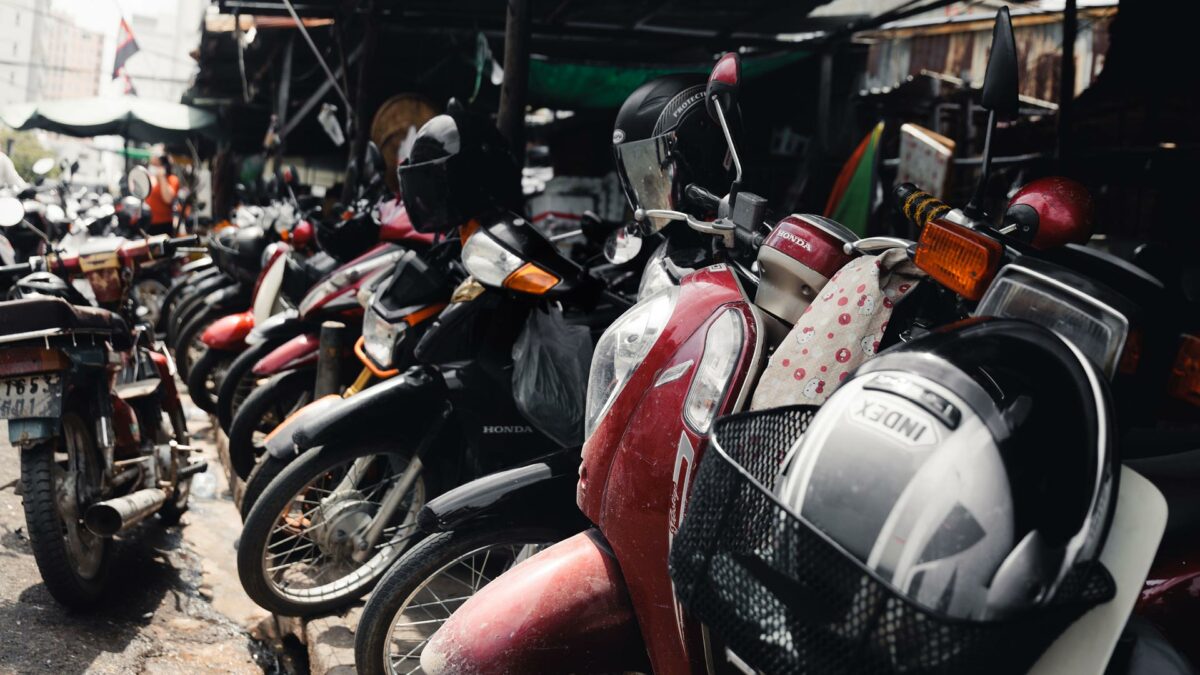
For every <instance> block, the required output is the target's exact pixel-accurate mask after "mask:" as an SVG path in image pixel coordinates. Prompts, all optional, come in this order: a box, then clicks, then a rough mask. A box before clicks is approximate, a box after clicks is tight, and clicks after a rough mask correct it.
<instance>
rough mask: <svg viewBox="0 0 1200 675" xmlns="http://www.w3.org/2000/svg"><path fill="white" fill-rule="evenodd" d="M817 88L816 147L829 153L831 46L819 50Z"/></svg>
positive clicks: (831, 84) (831, 103)
mask: <svg viewBox="0 0 1200 675" xmlns="http://www.w3.org/2000/svg"><path fill="white" fill-rule="evenodd" d="M818 87H819V88H818V89H817V147H819V148H820V149H821V152H822V154H825V155H827V154H828V153H829V148H830V143H829V131H830V130H829V123H830V108H831V107H832V105H833V48H832V47H826V48H825V50H824V51H823V52H821V81H820V84H819V85H818Z"/></svg>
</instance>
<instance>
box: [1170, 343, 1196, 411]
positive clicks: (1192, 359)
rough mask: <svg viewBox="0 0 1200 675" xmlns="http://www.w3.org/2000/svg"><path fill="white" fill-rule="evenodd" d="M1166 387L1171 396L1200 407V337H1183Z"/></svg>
mask: <svg viewBox="0 0 1200 675" xmlns="http://www.w3.org/2000/svg"><path fill="white" fill-rule="evenodd" d="M1167 386H1168V390H1169V391H1170V393H1171V396H1174V397H1175V398H1178V399H1182V400H1184V401H1187V402H1188V403H1192V404H1195V405H1200V337H1196V336H1195V335H1184V336H1183V340H1182V341H1181V343H1180V345H1179V352H1178V353H1177V354H1176V355H1175V363H1174V364H1173V365H1172V366H1171V380H1170V383H1169V384H1168V385H1167Z"/></svg>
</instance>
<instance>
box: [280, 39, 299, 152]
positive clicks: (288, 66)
mask: <svg viewBox="0 0 1200 675" xmlns="http://www.w3.org/2000/svg"><path fill="white" fill-rule="evenodd" d="M295 51H296V35H295V33H293V34H292V35H291V36H290V37H288V42H287V47H285V48H284V51H283V69H282V72H281V73H280V74H279V99H278V100H277V101H276V102H275V119H276V120H278V125H277V126H276V129H279V130H283V129H285V128H287V123H288V116H287V113H288V99H289V98H290V96H291V92H292V54H293V52H295ZM286 142H287V141H286V137H285V136H284V135H283V134H282V133H277V134H276V144H275V168H276V169H279V168H280V165H281V164H283V153H284V144H285V143H286Z"/></svg>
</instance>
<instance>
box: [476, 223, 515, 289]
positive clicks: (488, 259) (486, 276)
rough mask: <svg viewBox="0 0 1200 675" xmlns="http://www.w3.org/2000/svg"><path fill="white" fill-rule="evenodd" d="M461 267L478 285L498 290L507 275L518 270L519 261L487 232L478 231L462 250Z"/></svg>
mask: <svg viewBox="0 0 1200 675" xmlns="http://www.w3.org/2000/svg"><path fill="white" fill-rule="evenodd" d="M462 261H463V266H464V267H466V268H467V272H469V273H470V274H471V276H473V277H475V279H476V280H477V281H479V283H481V284H484V285H487V286H493V287H495V288H500V287H502V286H503V285H504V280H505V279H507V278H508V275H510V274H512V273H513V272H516V271H517V270H518V269H520V267H521V265H524V264H525V261H523V260H521V259H520V258H519V257H517V256H516V255H515V254H513V253H512V252H511V251H509V250H508V249H506V248H504V247H503V246H501V245H500V242H498V241H496V240H495V239H492V237H491V236H490V235H488V233H487V231H485V230H479V231H478V232H476V233H475V234H473V235H472V236H471V238H470V239H468V240H467V243H466V245H465V246H463V250H462Z"/></svg>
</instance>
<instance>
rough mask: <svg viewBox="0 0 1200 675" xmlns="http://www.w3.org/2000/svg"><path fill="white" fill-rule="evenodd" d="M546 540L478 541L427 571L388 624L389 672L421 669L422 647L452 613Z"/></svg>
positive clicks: (405, 673)
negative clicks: (484, 543) (521, 541)
mask: <svg viewBox="0 0 1200 675" xmlns="http://www.w3.org/2000/svg"><path fill="white" fill-rule="evenodd" d="M550 544H551V542H530V543H526V544H488V545H485V546H480V547H479V548H477V549H475V550H473V551H470V552H468V553H464V554H463V555H461V556H459V557H457V558H455V559H454V560H452V561H450V562H449V563H446V564H445V565H443V566H442V567H441V568H439V569H438V570H437V571H436V572H434V573H433V574H431V575H429V577H427V578H426V579H424V580H423V581H422V582H421V584H420V585H419V586H417V587H416V588H415V589H414V590H413V592H412V593H410V594H409V596H408V597H407V598H405V600H404V603H403V604H401V605H400V608H399V609H398V610H396V613H395V615H393V616H392V620H391V622H390V623H389V625H388V634H387V640H386V641H385V642H384V645H383V650H384V653H383V655H382V656H383V662H384V664H385V665H386V666H387V672H389V673H393V674H395V675H408V674H410V673H420V672H422V671H421V652H422V650H423V649H424V647H425V645H426V643H428V642H429V638H431V637H432V636H433V634H434V633H436V632H437V630H438V629H439V628H441V627H442V624H444V623H446V621H447V620H448V619H449V618H450V615H451V614H453V613H454V611H455V610H457V609H458V608H459V607H461V606H462V604H463V603H464V602H466V601H467V600H469V599H470V598H471V597H472V596H474V595H475V594H476V593H478V592H479V589H480V588H483V587H484V586H486V585H487V584H488V583H490V582H491V581H492V580H493V579H495V578H496V577H497V576H499V575H501V574H503V573H504V572H506V571H508V570H509V569H510V568H512V567H513V566H514V565H516V564H517V563H520V562H521V561H523V560H526V559H528V558H529V557H530V556H532V555H534V554H536V553H537V552H538V551H541V550H542V549H544V548H546V547H547V546H549V545H550Z"/></svg>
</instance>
